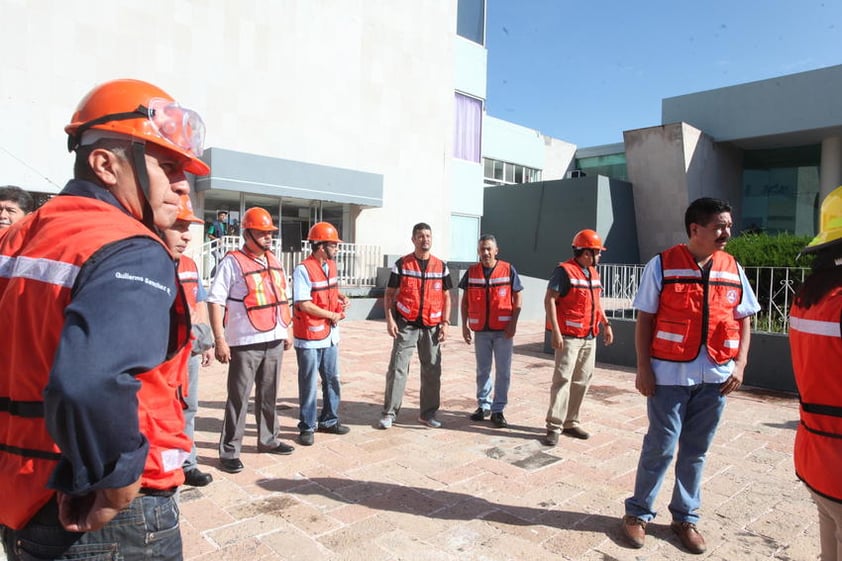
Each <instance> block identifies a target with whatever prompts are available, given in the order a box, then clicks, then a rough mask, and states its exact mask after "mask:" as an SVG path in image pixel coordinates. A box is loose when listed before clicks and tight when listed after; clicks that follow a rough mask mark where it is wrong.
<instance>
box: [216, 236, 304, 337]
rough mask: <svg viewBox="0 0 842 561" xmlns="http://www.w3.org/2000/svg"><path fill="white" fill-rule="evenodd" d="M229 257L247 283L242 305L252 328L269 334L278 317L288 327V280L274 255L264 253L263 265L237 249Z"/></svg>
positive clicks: (289, 314) (230, 252)
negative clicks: (246, 291)
mask: <svg viewBox="0 0 842 561" xmlns="http://www.w3.org/2000/svg"><path fill="white" fill-rule="evenodd" d="M228 254H229V255H231V256H232V257H233V258H234V259H235V260H236V261H237V264H238V265H239V266H240V271H241V272H242V273H243V279H244V280H245V281H246V287H247V288H248V293H247V294H246V297H245V298H244V299H243V300H242V302H243V306H245V308H246V314H247V315H248V318H249V322H251V325H252V327H254V328H255V329H256V330H257V331H260V332H266V331H272V330H273V329H275V327H276V326H277V325H278V315H280V318H281V323H282V324H283V327H286V326H288V325H289V323H290V321H291V320H292V317H291V313H290V311H289V301H288V300H287V279H286V275H285V274H284V267H283V265H281V263H280V261H278V259H277V257H275V254H273V253H272V252H271V251H267V252H266V253H265V254H264V257H265V258H266V265H264V264H262V263H260V262H259V261H258V260H257V259H255V258H253V257H251V256H249V255H248V254H247V253H246V252H244V251H242V250H240V249H236V250H234V251H229V252H228ZM229 300H236V298H229Z"/></svg>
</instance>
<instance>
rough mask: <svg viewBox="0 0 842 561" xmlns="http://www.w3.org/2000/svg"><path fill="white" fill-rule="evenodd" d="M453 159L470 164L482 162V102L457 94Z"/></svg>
mask: <svg viewBox="0 0 842 561" xmlns="http://www.w3.org/2000/svg"><path fill="white" fill-rule="evenodd" d="M454 128H455V135H456V138H454V140H453V157H455V158H459V159H460V160H468V161H469V162H479V161H480V140H481V138H482V101H481V100H479V99H477V98H475V97H469V96H467V95H462V94H460V93H456V126H455V127H454Z"/></svg>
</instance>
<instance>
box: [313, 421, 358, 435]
mask: <svg viewBox="0 0 842 561" xmlns="http://www.w3.org/2000/svg"><path fill="white" fill-rule="evenodd" d="M319 432H324V433H327V434H348V433H349V432H351V429H350V428H348V427H346V426H345V425H343V424H342V423H340V422H338V421H337V422H336V424H334V425H330V426H329V427H321V426H320V427H319Z"/></svg>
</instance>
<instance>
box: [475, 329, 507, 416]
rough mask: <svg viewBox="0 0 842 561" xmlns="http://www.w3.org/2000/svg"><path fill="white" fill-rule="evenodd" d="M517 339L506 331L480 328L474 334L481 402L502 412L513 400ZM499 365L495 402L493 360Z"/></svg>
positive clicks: (493, 410)
mask: <svg viewBox="0 0 842 561" xmlns="http://www.w3.org/2000/svg"><path fill="white" fill-rule="evenodd" d="M514 342H515V341H514V339H509V338H508V337H506V333H505V331H477V332H475V333H474V353H475V354H476V357H477V405H478V406H479V407H480V408H481V409H489V408H490V409H491V412H492V413H502V412H503V409H504V408H505V407H506V403H508V401H509V384H510V383H511V381H512V349H513V348H514ZM492 358H493V359H494V364H496V366H497V368H496V371H495V374H494V401H493V402H492V401H491V360H492Z"/></svg>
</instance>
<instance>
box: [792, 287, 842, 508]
mask: <svg viewBox="0 0 842 561" xmlns="http://www.w3.org/2000/svg"><path fill="white" fill-rule="evenodd" d="M840 318H842V288H836V289H834V290H833V291H831V292H830V293H829V294H827V295H825V297H824V298H822V300H821V301H820V302H819V303H818V304H816V305H814V306H811V307H810V308H809V309H807V310H804V309H802V308H799V307H798V306H797V305H795V304H794V305H793V306H792V309H791V310H790V319H789V344H790V347H791V350H792V367H793V370H794V372H795V383H796V385H797V386H798V394H799V398H800V401H801V424H799V425H798V431H797V432H796V433H795V454H794V459H795V473H796V474H797V475H798V477H799V478H801V479H802V480H803V481H804V483H806V484H807V486H808V487H810V489H812V490H813V491H815V492H816V493H818V494H820V495H823V496H825V497H828V498H830V499H833V500H835V501H840V502H842V478H840V477H839V466H842V376H840V375H839V365H840V364H842V332H841V331H840Z"/></svg>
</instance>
